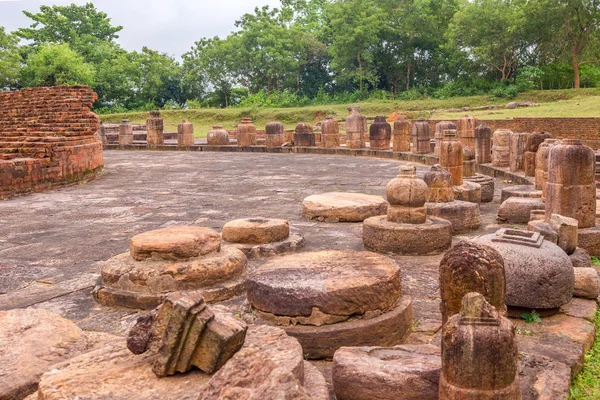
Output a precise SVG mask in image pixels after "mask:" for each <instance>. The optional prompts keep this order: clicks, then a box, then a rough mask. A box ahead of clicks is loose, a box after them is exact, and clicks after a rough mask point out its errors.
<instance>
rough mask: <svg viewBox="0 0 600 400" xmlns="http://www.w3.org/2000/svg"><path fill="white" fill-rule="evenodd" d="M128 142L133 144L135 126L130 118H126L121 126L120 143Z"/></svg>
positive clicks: (125, 143)
mask: <svg viewBox="0 0 600 400" xmlns="http://www.w3.org/2000/svg"><path fill="white" fill-rule="evenodd" d="M127 144H133V126H132V125H131V122H129V120H128V119H124V120H122V121H121V125H120V126H119V145H121V146H123V145H127Z"/></svg>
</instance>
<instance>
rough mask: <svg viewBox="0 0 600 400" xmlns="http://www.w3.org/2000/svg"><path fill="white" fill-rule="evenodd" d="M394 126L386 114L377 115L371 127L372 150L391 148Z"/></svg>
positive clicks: (370, 143) (370, 144)
mask: <svg viewBox="0 0 600 400" xmlns="http://www.w3.org/2000/svg"><path fill="white" fill-rule="evenodd" d="M391 139H392V127H391V126H390V124H389V123H388V122H387V121H386V120H385V117H384V116H381V115H380V116H377V117H375V122H373V123H372V124H371V127H370V129H369V146H370V148H371V150H390V140H391Z"/></svg>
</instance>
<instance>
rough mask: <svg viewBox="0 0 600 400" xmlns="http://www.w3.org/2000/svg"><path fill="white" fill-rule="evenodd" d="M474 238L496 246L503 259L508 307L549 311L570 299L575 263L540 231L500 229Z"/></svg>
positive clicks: (482, 242)
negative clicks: (545, 238)
mask: <svg viewBox="0 0 600 400" xmlns="http://www.w3.org/2000/svg"><path fill="white" fill-rule="evenodd" d="M475 241H476V242H477V243H481V244H484V245H487V246H490V247H492V248H494V249H495V250H497V251H498V253H500V255H501V256H502V258H503V259H504V270H505V273H506V297H505V301H506V305H507V306H509V307H521V308H526V309H533V310H549V309H557V308H559V307H561V306H563V305H565V304H567V303H568V302H569V301H571V299H572V297H573V288H574V281H575V275H574V272H573V264H572V263H571V260H570V259H569V256H567V254H566V253H565V252H564V251H563V250H562V249H561V248H560V247H558V246H557V245H555V244H552V243H550V242H548V241H547V240H544V238H543V236H542V235H541V234H540V233H538V232H528V231H522V230H514V229H501V230H499V231H498V232H496V233H495V234H491V235H485V236H481V237H479V238H477V239H475Z"/></svg>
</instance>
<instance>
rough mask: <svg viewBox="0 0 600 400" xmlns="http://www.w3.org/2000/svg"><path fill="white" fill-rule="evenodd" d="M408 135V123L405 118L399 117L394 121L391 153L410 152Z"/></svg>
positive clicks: (409, 132) (409, 129)
mask: <svg viewBox="0 0 600 400" xmlns="http://www.w3.org/2000/svg"><path fill="white" fill-rule="evenodd" d="M410 135H411V126H410V122H409V121H408V120H407V119H406V117H405V116H403V115H401V116H399V117H398V119H397V120H396V121H394V130H393V132H392V136H393V144H392V150H393V151H410Z"/></svg>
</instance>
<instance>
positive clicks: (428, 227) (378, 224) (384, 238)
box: [363, 216, 452, 255]
mask: <svg viewBox="0 0 600 400" xmlns="http://www.w3.org/2000/svg"><path fill="white" fill-rule="evenodd" d="M451 244H452V223H450V222H449V221H447V220H445V219H441V218H434V217H429V218H427V220H426V221H425V223H423V224H399V223H396V222H390V221H388V220H387V217H386V216H379V217H372V218H369V219H366V220H365V221H364V222H363V245H364V246H365V247H366V248H367V249H369V250H372V251H377V252H380V253H396V254H403V255H432V254H440V253H442V252H444V251H446V250H447V249H449V248H450V245H451Z"/></svg>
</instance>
